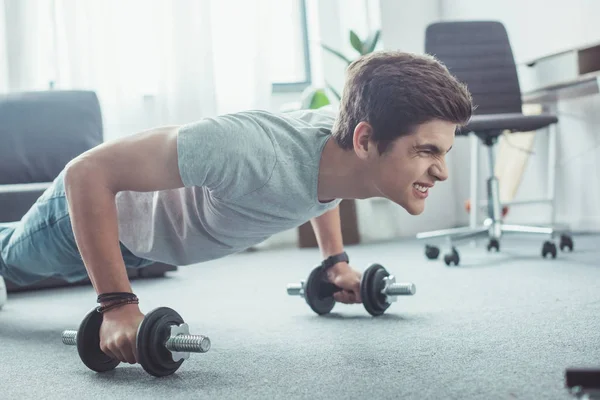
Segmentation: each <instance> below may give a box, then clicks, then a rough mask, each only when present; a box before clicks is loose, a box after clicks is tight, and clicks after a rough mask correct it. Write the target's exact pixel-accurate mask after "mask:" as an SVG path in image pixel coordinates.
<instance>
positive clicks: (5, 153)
mask: <svg viewBox="0 0 600 400" xmlns="http://www.w3.org/2000/svg"><path fill="white" fill-rule="evenodd" d="M102 141H103V130H102V115H101V112H100V104H99V101H98V98H97V96H96V94H95V93H94V92H91V91H58V90H57V91H45V92H25V93H9V94H6V95H1V96H0V184H18V183H34V182H51V181H52V180H53V179H54V178H55V177H56V176H57V175H58V174H59V173H60V171H61V170H62V169H63V168H64V166H65V165H66V164H67V163H68V162H69V161H70V160H72V159H73V158H75V157H76V156H78V155H79V154H81V153H83V152H85V151H87V150H89V149H91V148H92V147H94V146H96V145H98V144H100V143H102Z"/></svg>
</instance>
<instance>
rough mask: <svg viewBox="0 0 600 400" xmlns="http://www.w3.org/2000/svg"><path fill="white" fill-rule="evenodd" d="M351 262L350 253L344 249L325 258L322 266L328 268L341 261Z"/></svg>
mask: <svg viewBox="0 0 600 400" xmlns="http://www.w3.org/2000/svg"><path fill="white" fill-rule="evenodd" d="M349 262H350V258H349V257H348V253H346V252H345V251H342V252H340V253H337V254H332V255H330V256H329V257H327V258H326V259H325V260H323V261H322V262H321V266H322V267H323V268H324V269H326V270H327V269H330V268H332V267H333V266H335V265H337V264H340V263H346V264H347V263H349Z"/></svg>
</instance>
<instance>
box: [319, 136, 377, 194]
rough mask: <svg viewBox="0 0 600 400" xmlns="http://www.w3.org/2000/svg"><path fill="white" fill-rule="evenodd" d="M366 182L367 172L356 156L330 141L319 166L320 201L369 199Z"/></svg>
mask: <svg viewBox="0 0 600 400" xmlns="http://www.w3.org/2000/svg"><path fill="white" fill-rule="evenodd" d="M365 182H366V177H365V171H364V169H363V168H361V162H360V160H359V159H358V158H357V157H356V154H355V153H354V152H353V151H351V150H344V149H342V148H340V147H339V146H338V144H337V143H336V141H335V140H334V139H333V138H331V139H329V140H328V141H327V143H326V144H325V148H324V149H323V153H322V155H321V162H320V165H319V184H318V198H319V201H320V202H323V203H325V202H328V201H331V200H334V199H364V198H367V197H369V195H368V193H369V189H368V185H367V184H365Z"/></svg>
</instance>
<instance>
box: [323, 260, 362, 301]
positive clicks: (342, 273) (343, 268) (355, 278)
mask: <svg viewBox="0 0 600 400" xmlns="http://www.w3.org/2000/svg"><path fill="white" fill-rule="evenodd" d="M361 277H362V273H361V272H359V271H357V270H355V269H353V268H352V267H350V265H348V263H345V262H340V263H337V264H335V265H334V266H333V267H331V268H329V269H328V270H327V278H328V279H329V281H330V282H331V283H333V284H334V285H336V286H338V287H341V288H342V289H344V290H342V291H341V292H336V293H334V295H333V298H334V299H335V301H338V302H340V303H345V304H354V303H362V299H361V297H360V280H361Z"/></svg>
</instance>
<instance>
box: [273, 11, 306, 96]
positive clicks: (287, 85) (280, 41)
mask: <svg viewBox="0 0 600 400" xmlns="http://www.w3.org/2000/svg"><path fill="white" fill-rule="evenodd" d="M271 7H272V9H271V15H272V18H271V35H270V36H271V53H272V54H273V55H274V56H273V57H272V58H271V60H269V61H270V68H271V77H272V78H271V79H272V82H273V91H274V92H288V91H300V90H303V89H304V88H306V87H307V86H308V85H309V84H310V82H311V76H310V57H309V50H308V28H307V25H308V24H307V17H306V1H305V0H285V1H273V2H271Z"/></svg>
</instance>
